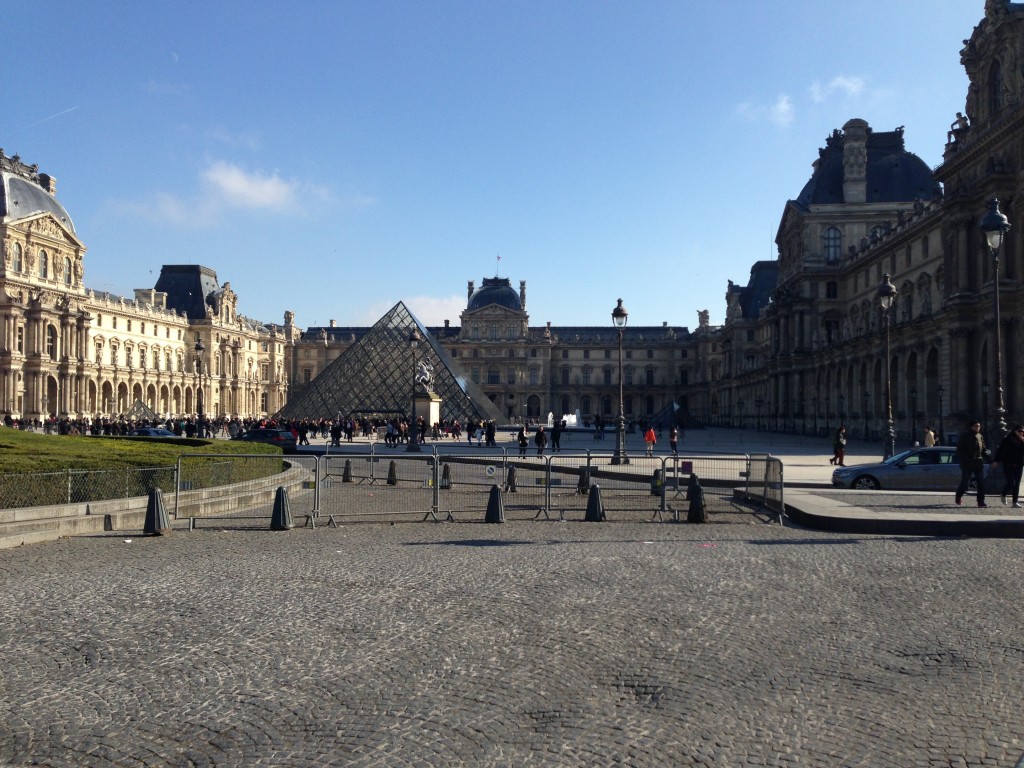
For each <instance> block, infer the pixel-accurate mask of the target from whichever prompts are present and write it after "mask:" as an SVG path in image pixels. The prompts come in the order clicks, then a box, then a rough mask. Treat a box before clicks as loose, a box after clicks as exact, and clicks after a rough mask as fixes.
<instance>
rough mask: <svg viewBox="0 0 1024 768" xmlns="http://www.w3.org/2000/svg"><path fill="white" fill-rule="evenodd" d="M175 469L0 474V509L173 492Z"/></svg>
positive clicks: (144, 468)
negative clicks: (153, 490) (154, 490)
mask: <svg viewBox="0 0 1024 768" xmlns="http://www.w3.org/2000/svg"><path fill="white" fill-rule="evenodd" d="M174 476H175V468H174V467H173V466H170V467H142V468H127V467H126V468H123V469H96V470H85V469H65V470H60V471H59V472H31V473H27V474H17V475H2V476H0V509H18V508H21V507H42V506H51V505H55V504H81V503H88V502H92V501H107V500H110V499H127V498H132V497H134V496H145V495H147V494H148V493H149V492H150V491H151V490H152V489H153V488H160V489H161V490H162V491H164V492H165V493H170V492H173V491H174V488H175V482H174Z"/></svg>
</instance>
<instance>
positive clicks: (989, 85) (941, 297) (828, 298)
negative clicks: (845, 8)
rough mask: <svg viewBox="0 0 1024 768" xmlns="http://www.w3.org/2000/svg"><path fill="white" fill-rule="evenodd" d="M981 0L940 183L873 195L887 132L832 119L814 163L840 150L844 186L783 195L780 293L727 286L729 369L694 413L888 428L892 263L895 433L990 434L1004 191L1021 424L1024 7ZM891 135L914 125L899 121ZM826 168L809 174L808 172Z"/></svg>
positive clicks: (696, 399)
mask: <svg viewBox="0 0 1024 768" xmlns="http://www.w3.org/2000/svg"><path fill="white" fill-rule="evenodd" d="M985 8H986V10H985V18H984V20H982V22H981V23H980V24H979V25H978V26H977V27H976V28H975V29H974V32H973V34H972V35H971V37H970V39H969V40H967V41H965V42H966V46H965V47H964V49H963V50H962V51H961V61H962V63H963V65H964V67H965V69H966V71H967V74H968V77H969V79H970V86H969V88H968V93H967V99H966V107H965V110H964V113H965V114H966V117H967V120H962V121H954V123H953V125H951V127H950V131H949V135H948V143H947V145H946V147H945V151H944V156H943V163H942V165H941V166H940V167H939V168H938V169H936V170H935V171H934V172H933V173H932V174H931V175H932V178H933V179H934V181H935V182H937V183H941V185H942V190H941V193H939V194H937V195H932V193H931V190H929V189H927V188H925V187H924V186H923V185H921V184H918V186H917V187H916V188H915V187H914V185H913V184H911V185H905V186H903V187H901V188H899V189H890V192H901V193H902V194H889V195H888V196H885V195H877V194H876V193H877V192H878V189H879V188H878V187H877V186H876V185H874V184H872V183H871V182H870V180H869V178H868V174H865V172H864V171H865V159H866V158H865V153H864V148H865V147H867V148H868V149H869V151H870V142H871V141H872V139H873V138H878V137H879V134H873V132H872V131H871V129H870V127H869V126H868V125H867V124H866V123H865V122H864V121H861V120H851V121H849V122H848V123H847V124H846V125H845V126H844V128H843V130H842V131H836V132H835V133H834V134H833V136H832V137H830V139H829V142H828V145H827V146H826V147H825V148H823V149H822V150H821V159H820V161H819V162H820V163H821V165H816V168H815V176H816V177H817V176H819V175H821V174H823V172H824V166H825V165H826V164H827V163H828V162H829V161H830V159H831V158H832V156H833V155H837V154H838V155H839V156H840V157H841V160H842V162H841V165H839V166H837V167H839V168H840V169H841V174H840V175H839V177H838V180H839V183H838V185H836V176H835V175H834V174H833V175H832V176H830V177H829V180H830V181H831V182H832V183H833V186H834V190H833V192H834V196H833V197H832V198H828V197H827V196H826V195H824V194H823V195H822V196H820V197H817V198H815V197H812V196H806V195H804V194H802V195H801V198H798V199H797V200H796V201H790V202H789V203H788V204H787V205H786V208H785V210H784V213H783V216H782V221H781V224H780V227H779V231H778V235H777V237H776V243H777V244H778V248H779V260H778V282H777V285H776V286H775V288H774V290H773V291H771V293H770V294H769V295H764V296H762V299H761V300H760V301H758V302H755V303H753V304H752V305H751V306H747V307H743V308H741V307H740V302H739V299H740V298H742V297H743V296H744V294H745V293H746V292H747V291H750V290H753V286H754V280H753V278H752V281H751V283H750V285H748V287H747V288H746V289H742V288H735V287H734V286H732V285H730V290H729V294H728V295H727V299H728V301H729V306H728V309H727V317H726V321H725V323H724V325H723V326H722V327H720V328H717V329H715V332H714V335H715V336H716V337H717V338H718V339H720V352H719V355H720V361H721V365H720V367H719V368H718V371H719V374H718V376H717V377H716V376H715V375H712V377H711V378H710V379H709V380H706V381H701V382H700V383H699V386H698V387H696V388H694V389H692V390H691V391H690V393H689V394H690V401H691V404H692V406H693V407H694V408H695V410H696V411H697V412H699V413H701V414H708V415H711V417H712V418H713V419H714V420H717V421H719V422H721V423H726V424H731V425H735V426H745V427H758V426H760V427H764V428H771V429H778V430H786V431H795V432H804V433H816V434H826V433H827V432H829V431H830V430H834V429H835V428H836V427H837V426H838V425H839V424H840V423H845V424H846V426H847V428H848V431H849V432H850V433H851V434H855V435H858V436H866V437H868V438H870V439H877V438H879V437H880V435H882V434H884V432H885V431H886V430H887V425H886V402H887V401H886V366H885V359H884V356H885V353H884V349H885V325H884V320H885V315H884V314H883V312H882V310H881V307H880V304H879V302H878V299H877V291H878V287H879V285H880V284H881V283H882V281H883V279H884V276H885V275H890V276H891V281H892V283H893V284H894V285H895V286H896V288H897V289H898V291H899V293H898V296H897V301H896V305H895V306H894V307H893V308H892V309H891V310H890V317H889V320H890V326H889V330H890V347H889V348H890V360H889V363H890V365H889V381H890V391H891V396H892V411H893V419H894V421H895V428H896V432H897V435H898V445H903V446H905V445H908V444H909V443H911V442H913V441H914V440H915V439H920V434H921V431H922V430H923V428H924V426H925V425H926V424H930V425H931V426H932V427H933V428H934V429H936V430H939V429H940V427H941V428H942V429H943V430H944V432H945V437H946V438H947V439H949V438H950V437H951V433H953V432H956V431H957V430H962V429H963V427H964V424H965V422H966V421H967V420H968V419H973V418H980V419H981V420H982V421H983V423H984V424H985V427H986V430H987V431H988V433H989V435H990V436H993V435H994V433H995V432H996V429H995V427H996V424H997V422H998V415H997V413H996V407H997V405H996V404H997V389H998V382H997V375H996V364H995V360H996V354H995V348H996V347H995V336H996V334H995V323H994V317H995V298H996V297H995V292H994V291H995V286H994V285H993V273H994V264H995V262H994V260H993V257H992V254H991V253H990V251H989V249H988V247H987V245H986V244H985V240H984V237H983V234H982V232H981V231H980V229H979V227H978V224H979V221H980V220H981V218H982V216H983V215H984V214H985V213H986V211H987V201H989V200H990V199H992V198H998V199H999V201H1000V206H1001V210H1002V211H1003V213H1005V214H1006V216H1007V217H1008V218H1009V220H1010V222H1011V225H1012V227H1013V228H1012V229H1011V230H1010V232H1009V234H1008V236H1007V238H1006V240H1005V241H1004V244H1003V246H1002V249H1001V251H1000V253H999V260H1000V281H999V301H1000V309H1001V312H1000V314H1001V318H1002V322H1001V324H1000V327H1001V335H1002V359H1003V386H1004V390H1005V392H1004V403H1005V409H1006V411H1007V419H1008V420H1009V422H1010V423H1011V424H1014V423H1017V422H1020V421H1021V420H1022V419H1024V409H1022V400H1021V398H1022V396H1024V391H1022V382H1021V377H1020V375H1019V372H1018V371H1017V365H1018V362H1019V361H1020V360H1021V359H1022V353H1024V335H1022V333H1021V322H1022V320H1021V317H1022V310H1024V305H1022V300H1024V291H1022V283H1021V276H1022V262H1021V259H1022V249H1021V237H1020V234H1019V229H1020V221H1021V214H1022V212H1024V210H1022V206H1024V196H1022V195H1021V194H1020V193H1019V190H1020V188H1021V184H1022V181H1021V180H1022V179H1024V173H1022V172H1024V157H1022V150H1021V147H1022V146H1024V94H1022V88H1024V82H1022V78H1021V75H1020V73H1021V72H1022V71H1024V56H1022V51H1021V44H1020V41H1021V40H1022V39H1024V5H1021V4H1017V3H1010V2H1007V1H1006V0H989V2H987V3H986V7H985ZM893 133H894V134H896V133H898V134H899V135H900V137H902V129H897V131H895V132H893ZM882 138H883V140H884V141H887V142H889V143H890V144H892V143H893V137H892V136H887V135H882ZM886 162H889V163H890V166H889V170H890V172H891V173H892V174H896V173H899V172H902V171H903V170H905V169H906V167H907V166H908V165H910V164H912V162H913V157H912V156H908V153H897V152H892V153H890V155H889V156H888V159H887V160H886ZM897 166H899V167H898V168H897ZM904 180H906V179H904ZM824 181H825V180H824V179H822V178H818V179H817V180H816V179H815V178H814V177H812V182H809V185H812V184H814V183H817V184H818V185H819V186H821V185H823V183H824ZM814 191H815V192H818V191H821V190H819V189H818V188H815V190H814ZM825 191H828V190H825ZM806 192H807V189H805V193H806ZM712 369H713V365H712Z"/></svg>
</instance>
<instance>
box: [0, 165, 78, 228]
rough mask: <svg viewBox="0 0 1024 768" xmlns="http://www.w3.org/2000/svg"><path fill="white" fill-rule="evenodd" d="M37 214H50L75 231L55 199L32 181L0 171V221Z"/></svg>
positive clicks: (68, 217)
mask: <svg viewBox="0 0 1024 768" xmlns="http://www.w3.org/2000/svg"><path fill="white" fill-rule="evenodd" d="M37 213H52V214H53V215H54V216H55V217H56V218H57V219H58V220H59V221H61V222H63V223H64V225H65V226H66V227H67V228H68V229H70V230H71V231H72V232H74V231H75V225H74V224H73V223H72V221H71V217H70V216H68V212H67V211H66V210H64V206H63V205H61V204H60V203H59V202H57V198H55V197H54V196H53V195H51V194H50V193H49V192H47V191H46V190H45V189H43V188H42V187H41V186H40V185H39V184H38V183H36V182H35V181H33V180H32V179H27V178H25V177H24V176H22V175H21V174H17V173H12V172H10V171H0V220H2V221H12V220H15V219H23V218H25V217H26V216H32V215H34V214H37Z"/></svg>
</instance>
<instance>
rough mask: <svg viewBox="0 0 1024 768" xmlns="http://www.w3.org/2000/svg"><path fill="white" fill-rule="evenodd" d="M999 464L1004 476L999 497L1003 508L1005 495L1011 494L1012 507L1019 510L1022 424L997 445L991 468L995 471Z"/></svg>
mask: <svg viewBox="0 0 1024 768" xmlns="http://www.w3.org/2000/svg"><path fill="white" fill-rule="evenodd" d="M999 464H1002V465H1003V474H1004V475H1005V476H1006V482H1005V483H1004V484H1003V492H1002V494H1001V496H1000V499H1001V500H1002V502H1003V506H1006V495H1007V494H1008V493H1012V494H1013V507H1014V509H1020V500H1019V496H1020V476H1021V474H1022V472H1024V424H1018V425H1017V426H1016V427H1014V428H1013V431H1012V432H1010V434H1008V435H1007V436H1006V437H1004V438H1003V442H1001V443H1000V444H999V447H998V448H997V449H996V455H995V458H994V459H993V460H992V467H991V468H992V469H995V468H996V467H997V466H998V465H999Z"/></svg>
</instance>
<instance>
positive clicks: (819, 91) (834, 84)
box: [810, 75, 864, 104]
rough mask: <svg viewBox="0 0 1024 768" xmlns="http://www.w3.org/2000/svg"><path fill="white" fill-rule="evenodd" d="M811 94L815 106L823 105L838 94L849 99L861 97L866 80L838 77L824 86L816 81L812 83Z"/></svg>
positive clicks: (844, 76)
mask: <svg viewBox="0 0 1024 768" xmlns="http://www.w3.org/2000/svg"><path fill="white" fill-rule="evenodd" d="M810 92H811V101H813V102H814V103H815V104H821V103H823V102H825V101H827V100H828V99H829V98H830V97H831V96H833V95H834V94H837V93H838V94H839V95H840V96H845V97H848V98H849V97H853V96H860V95H861V94H862V93H863V92H864V78H862V77H848V76H846V75H837V76H836V77H833V78H832V79H831V80H829V81H828V82H827V83H824V84H822V82H821V81H820V80H815V81H814V82H813V83H811V87H810Z"/></svg>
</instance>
